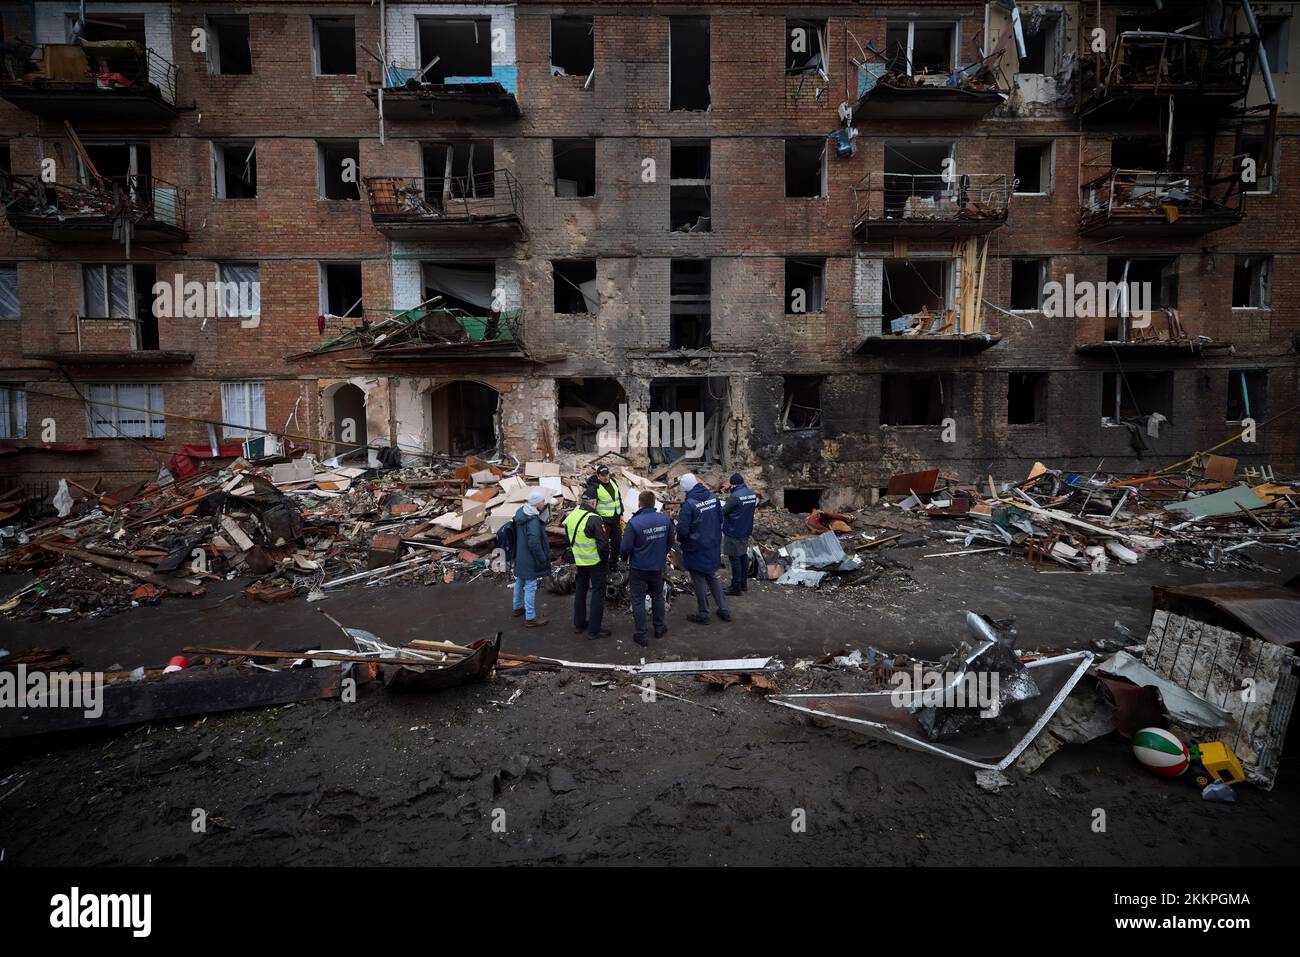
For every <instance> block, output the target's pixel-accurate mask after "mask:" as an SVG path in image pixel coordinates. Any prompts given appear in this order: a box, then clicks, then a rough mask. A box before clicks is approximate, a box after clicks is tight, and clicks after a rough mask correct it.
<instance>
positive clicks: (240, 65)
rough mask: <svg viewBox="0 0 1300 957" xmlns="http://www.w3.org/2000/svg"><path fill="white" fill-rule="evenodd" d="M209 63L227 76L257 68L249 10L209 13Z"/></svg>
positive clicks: (242, 73) (245, 72) (244, 74)
mask: <svg viewBox="0 0 1300 957" xmlns="http://www.w3.org/2000/svg"><path fill="white" fill-rule="evenodd" d="M208 66H209V69H210V70H211V71H212V72H213V73H221V74H224V75H226V76H246V75H248V74H250V73H252V72H253V52H252V48H251V46H250V45H249V29H248V16H247V14H230V15H222V16H211V17H208Z"/></svg>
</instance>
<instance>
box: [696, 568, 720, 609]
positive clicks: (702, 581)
mask: <svg viewBox="0 0 1300 957" xmlns="http://www.w3.org/2000/svg"><path fill="white" fill-rule="evenodd" d="M691 584H692V585H693V586H694V587H695V603H696V604H697V605H699V606H700V614H701V615H707V614H708V613H709V595H710V594H711V595H713V601H714V604H716V605H717V606H718V611H727V610H728V608H727V600H726V599H725V598H723V597H722V585H721V584H720V583H719V582H718V573H717V572H696V571H692V572H691Z"/></svg>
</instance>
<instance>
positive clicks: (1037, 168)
mask: <svg viewBox="0 0 1300 957" xmlns="http://www.w3.org/2000/svg"><path fill="white" fill-rule="evenodd" d="M1015 164H1016V169H1015V175H1016V192H1017V193H1046V192H1048V191H1049V188H1050V186H1051V182H1052V144H1051V143H1017V144H1016V157H1015Z"/></svg>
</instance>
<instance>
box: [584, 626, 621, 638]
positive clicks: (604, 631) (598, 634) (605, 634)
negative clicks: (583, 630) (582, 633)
mask: <svg viewBox="0 0 1300 957" xmlns="http://www.w3.org/2000/svg"><path fill="white" fill-rule="evenodd" d="M612 634H614V633H613V632H612V631H610V630H609V629H608V628H602V629H600V631H598V632H596V633H595V634H588V635H587V637H588V638H608V637H609V636H610V635H612Z"/></svg>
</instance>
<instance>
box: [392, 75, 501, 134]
mask: <svg viewBox="0 0 1300 957" xmlns="http://www.w3.org/2000/svg"><path fill="white" fill-rule="evenodd" d="M381 92H382V93H383V114H384V118H385V119H389V120H395V121H405V120H428V119H436V120H492V119H502V120H515V119H518V118H519V101H518V100H517V99H515V68H514V67H513V66H494V67H492V73H491V74H490V75H484V76H449V77H445V78H444V79H443V81H442V82H440V83H431V82H429V81H427V80H425V79H423V77H422V71H420V70H418V69H411V68H406V67H396V66H394V67H389V68H388V71H387V75H386V79H385V83H384V86H383V89H382V90H380V89H373V90H369V91H368V92H367V93H366V96H368V97H370V99H371V100H373V101H374V102H375V105H376V106H378V105H379V102H380V93H381Z"/></svg>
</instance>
